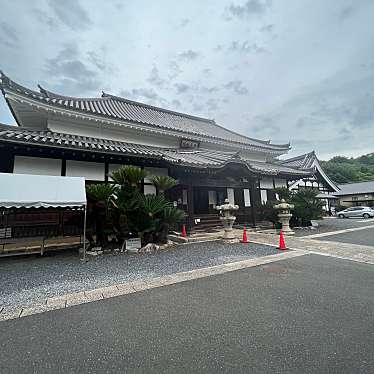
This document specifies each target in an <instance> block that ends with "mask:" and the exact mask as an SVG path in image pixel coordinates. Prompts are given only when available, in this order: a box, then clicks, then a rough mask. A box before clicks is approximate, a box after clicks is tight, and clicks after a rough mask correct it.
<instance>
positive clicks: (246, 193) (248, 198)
mask: <svg viewBox="0 0 374 374" xmlns="http://www.w3.org/2000/svg"><path fill="white" fill-rule="evenodd" d="M243 194H244V206H245V207H249V206H251V194H250V192H249V189H248V188H244V190H243Z"/></svg>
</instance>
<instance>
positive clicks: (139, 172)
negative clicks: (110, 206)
mask: <svg viewBox="0 0 374 374" xmlns="http://www.w3.org/2000/svg"><path fill="white" fill-rule="evenodd" d="M147 175H148V173H147V172H146V171H145V170H144V169H141V168H138V167H136V166H131V165H125V166H121V167H120V168H119V169H117V170H116V171H114V172H113V173H112V175H111V178H112V179H113V181H114V182H115V183H117V184H119V185H120V186H125V185H129V186H132V187H138V186H139V185H140V183H141V181H142V180H143V179H144V178H145V177H146V176H147Z"/></svg>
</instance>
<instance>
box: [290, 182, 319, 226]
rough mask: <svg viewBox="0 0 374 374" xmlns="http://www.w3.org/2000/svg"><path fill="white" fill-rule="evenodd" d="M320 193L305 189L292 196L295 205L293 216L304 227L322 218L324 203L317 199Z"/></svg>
mask: <svg viewBox="0 0 374 374" xmlns="http://www.w3.org/2000/svg"><path fill="white" fill-rule="evenodd" d="M317 195H318V191H315V190H312V189H310V188H305V189H304V188H303V189H301V190H298V191H297V192H296V193H295V194H293V195H292V198H291V203H292V204H294V205H295V208H294V210H293V214H294V216H295V218H296V219H298V220H299V224H301V225H302V226H305V225H308V224H309V223H310V221H311V220H316V219H321V218H322V212H323V210H322V208H323V206H324V203H323V202H322V201H321V200H320V199H318V198H317Z"/></svg>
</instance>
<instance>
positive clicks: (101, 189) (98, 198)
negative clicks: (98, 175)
mask: <svg viewBox="0 0 374 374" xmlns="http://www.w3.org/2000/svg"><path fill="white" fill-rule="evenodd" d="M116 190H117V187H116V186H115V185H114V184H90V185H88V186H87V187H86V192H87V196H88V198H90V199H91V200H93V201H95V202H108V201H109V199H110V198H111V197H112V196H113V195H114V194H115V192H116Z"/></svg>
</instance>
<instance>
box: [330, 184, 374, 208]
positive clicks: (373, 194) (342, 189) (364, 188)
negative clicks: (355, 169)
mask: <svg viewBox="0 0 374 374" xmlns="http://www.w3.org/2000/svg"><path fill="white" fill-rule="evenodd" d="M334 195H335V196H336V197H338V198H339V202H340V205H341V206H343V207H347V208H348V207H352V206H370V207H374V180H370V181H366V182H356V183H345V184H340V185H339V191H338V192H335V193H334Z"/></svg>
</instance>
